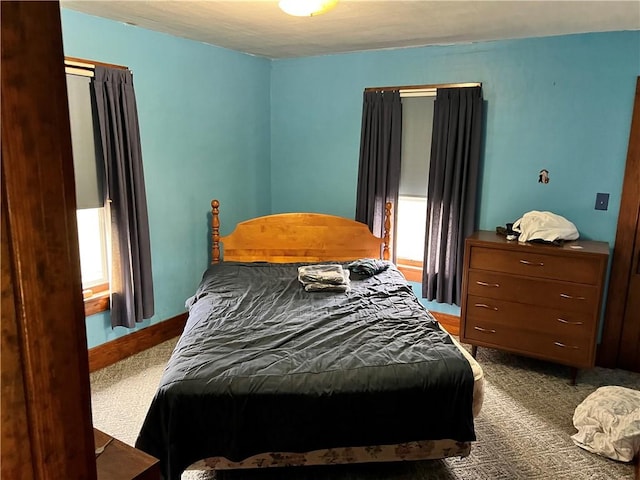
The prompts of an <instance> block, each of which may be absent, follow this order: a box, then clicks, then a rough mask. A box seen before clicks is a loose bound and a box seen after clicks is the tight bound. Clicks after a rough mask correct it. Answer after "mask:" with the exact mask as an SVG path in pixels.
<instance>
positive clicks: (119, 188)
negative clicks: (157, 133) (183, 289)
mask: <svg viewBox="0 0 640 480" xmlns="http://www.w3.org/2000/svg"><path fill="white" fill-rule="evenodd" d="M92 86H93V92H94V94H95V102H96V105H95V106H96V113H97V116H98V121H99V125H100V138H101V141H102V151H103V158H104V164H105V171H106V182H105V185H106V188H105V189H104V191H105V196H106V202H105V205H106V207H107V208H108V210H109V212H108V213H109V216H110V218H111V225H110V230H111V268H110V289H111V325H112V326H113V327H116V326H124V327H129V328H132V327H135V324H136V322H141V321H142V320H143V319H145V318H150V317H151V316H153V312H154V306H153V300H154V299H153V278H152V274H151V247H150V241H149V220H148V215H147V200H146V193H145V186H144V172H143V168H142V149H141V147H140V131H139V126H138V110H137V107H136V99H135V93H134V89H133V76H132V75H131V72H130V71H129V70H126V69H119V68H105V67H100V66H96V68H95V76H94V79H93V82H92Z"/></svg>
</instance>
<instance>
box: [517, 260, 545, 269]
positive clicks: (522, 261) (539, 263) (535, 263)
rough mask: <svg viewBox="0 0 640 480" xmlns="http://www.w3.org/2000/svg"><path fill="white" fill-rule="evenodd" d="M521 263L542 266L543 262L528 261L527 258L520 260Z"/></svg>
mask: <svg viewBox="0 0 640 480" xmlns="http://www.w3.org/2000/svg"><path fill="white" fill-rule="evenodd" d="M520 263H522V264H523V265H531V266H532V267H544V262H530V261H528V260H520Z"/></svg>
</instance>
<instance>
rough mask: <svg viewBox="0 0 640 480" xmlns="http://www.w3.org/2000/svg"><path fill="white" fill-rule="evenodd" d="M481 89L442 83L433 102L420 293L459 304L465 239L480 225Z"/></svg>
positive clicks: (427, 296)
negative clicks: (478, 202)
mask: <svg viewBox="0 0 640 480" xmlns="http://www.w3.org/2000/svg"><path fill="white" fill-rule="evenodd" d="M482 107H483V100H482V89H481V87H469V88H440V89H438V91H437V96H436V100H435V104H434V113H433V136H432V141H431V163H430V167H429V186H428V190H427V225H426V230H425V251H424V263H423V271H422V272H423V273H422V296H423V297H424V298H426V299H428V300H436V301H438V302H441V303H455V304H458V305H460V297H461V286H462V267H463V257H464V241H465V238H466V237H468V236H469V235H470V234H471V233H473V231H474V230H475V229H476V194H477V186H478V170H479V164H480V151H481V138H482V122H483V116H482Z"/></svg>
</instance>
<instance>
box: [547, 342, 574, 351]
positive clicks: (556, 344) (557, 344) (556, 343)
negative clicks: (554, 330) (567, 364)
mask: <svg viewBox="0 0 640 480" xmlns="http://www.w3.org/2000/svg"><path fill="white" fill-rule="evenodd" d="M553 344H554V345H555V346H557V347H562V348H573V349H574V350H578V349H579V348H580V347H576V346H575V345H565V344H564V343H560V342H553Z"/></svg>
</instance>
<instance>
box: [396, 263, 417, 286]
mask: <svg viewBox="0 0 640 480" xmlns="http://www.w3.org/2000/svg"><path fill="white" fill-rule="evenodd" d="M396 261H397V267H398V270H400V272H402V274H403V275H404V278H406V279H407V280H409V281H410V282H422V262H417V261H415V260H407V259H404V258H398V259H397V260H396Z"/></svg>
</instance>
